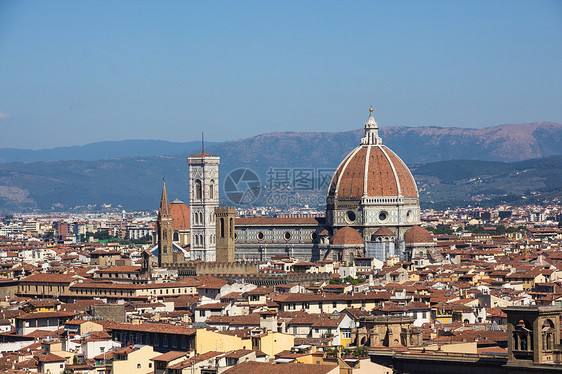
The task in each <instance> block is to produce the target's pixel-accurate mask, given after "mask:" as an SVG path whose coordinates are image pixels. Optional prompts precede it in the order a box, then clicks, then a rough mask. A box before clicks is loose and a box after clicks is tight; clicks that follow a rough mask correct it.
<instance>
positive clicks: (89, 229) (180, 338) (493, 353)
mask: <svg viewBox="0 0 562 374" xmlns="http://www.w3.org/2000/svg"><path fill="white" fill-rule="evenodd" d="M219 164H220V158H219V157H218V156H213V155H208V154H206V153H204V152H202V153H200V154H198V155H195V156H191V157H189V158H188V165H189V175H190V177H189V186H188V189H189V205H187V204H185V203H184V202H182V201H179V200H174V201H171V202H170V201H169V199H168V195H167V191H166V187H165V183H164V184H163V188H162V193H161V196H160V200H159V202H158V198H157V196H155V199H154V201H155V207H156V206H159V208H158V210H157V211H152V212H125V211H113V212H107V213H96V214H94V213H82V214H81V213H57V214H54V213H53V214H49V215H46V214H31V213H28V214H14V215H9V216H5V217H3V218H2V220H1V222H0V268H1V277H0V296H1V297H2V299H1V301H0V308H1V309H0V315H1V316H0V353H1V357H0V369H1V370H2V371H4V372H9V373H24V372H40V373H52V374H59V373H92V374H94V373H104V374H118V373H128V372H139V373H155V374H164V373H167V374H180V373H185V374H195V373H197V374H211V373H258V372H260V373H262V372H264V371H268V372H272V373H348V374H349V373H356V374H357V373H394V372H397V373H450V372H459V373H469V372H475V371H476V372H491V373H492V372H493V373H527V372H528V373H531V372H533V373H534V372H551V371H560V370H562V365H561V363H562V347H561V345H560V317H561V313H562V252H561V248H560V246H561V243H562V229H561V228H560V222H561V221H562V206H559V205H552V206H507V205H504V206H498V207H495V208H481V207H469V208H456V209H450V210H446V211H436V210H422V209H421V208H420V206H419V198H418V193H417V187H416V184H415V181H414V180H413V177H412V175H411V173H410V172H409V170H408V168H407V166H406V165H405V164H404V163H403V162H402V161H401V160H400V158H399V157H398V155H396V154H394V153H393V152H392V151H391V150H390V149H388V148H387V147H386V146H384V145H383V143H382V139H381V138H380V137H379V135H378V125H377V123H376V122H375V120H374V118H373V115H372V110H371V114H370V116H369V118H368V120H367V122H366V124H365V136H364V138H363V139H362V140H361V143H360V144H359V145H358V146H357V148H355V149H354V150H352V151H351V152H350V154H349V155H348V156H347V157H345V158H344V160H343V161H342V163H341V164H340V166H339V167H338V169H337V170H336V171H335V173H334V176H333V178H332V180H331V183H330V186H329V188H328V192H327V199H326V202H327V204H326V210H325V211H320V210H318V209H311V208H309V207H300V206H295V207H292V208H288V209H275V208H271V207H250V206H241V207H239V208H233V207H222V206H220V204H219V183H218V181H219V174H218V173H219ZM249 191H250V192H251V187H249ZM242 192H248V191H242Z"/></svg>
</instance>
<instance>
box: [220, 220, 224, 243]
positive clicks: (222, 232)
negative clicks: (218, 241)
mask: <svg viewBox="0 0 562 374" xmlns="http://www.w3.org/2000/svg"><path fill="white" fill-rule="evenodd" d="M220 228H221V236H220V237H221V238H224V218H221V220H220Z"/></svg>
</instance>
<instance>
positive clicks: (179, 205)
mask: <svg viewBox="0 0 562 374" xmlns="http://www.w3.org/2000/svg"><path fill="white" fill-rule="evenodd" d="M170 214H171V215H172V219H173V229H174V230H189V226H190V223H189V207H188V206H187V205H185V204H184V203H183V202H182V201H179V200H174V201H172V203H171V204H170Z"/></svg>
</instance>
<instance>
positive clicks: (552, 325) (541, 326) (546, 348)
mask: <svg viewBox="0 0 562 374" xmlns="http://www.w3.org/2000/svg"><path fill="white" fill-rule="evenodd" d="M503 311H504V312H505V313H506V314H507V347H508V361H511V362H522V363H534V364H542V363H543V362H553V361H556V362H558V357H559V355H560V344H559V343H560V314H561V313H562V308H560V307H557V306H552V305H548V306H535V305H533V306H510V307H507V308H504V309H503Z"/></svg>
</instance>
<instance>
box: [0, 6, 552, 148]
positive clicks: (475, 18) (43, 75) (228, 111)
mask: <svg viewBox="0 0 562 374" xmlns="http://www.w3.org/2000/svg"><path fill="white" fill-rule="evenodd" d="M151 56H152V57H151ZM152 58H154V60H156V61H157V62H158V63H159V64H161V65H162V66H163V67H165V69H167V71H168V72H169V73H170V74H171V75H172V76H174V77H175V79H176V80H177V82H178V83H179V85H181V87H182V88H180V87H179V86H178V85H177V84H176V83H175V82H174V81H173V80H172V79H171V78H170V76H169V75H167V73H166V72H164V71H163V70H162V69H161V67H160V66H159V65H158V64H157V63H155V62H154V61H153V59H152ZM561 66H562V2H558V1H392V2H388V1H385V2H378V1H353V2H344V1H87V0H84V1H25V0H23V1H22V0H17V1H7V0H3V1H0V147H15V148H32V149H39V148H50V147H55V146H66V145H80V144H87V143H91V142H94V141H102V140H124V139H163V140H172V141H191V140H196V139H198V138H199V137H200V133H201V131H205V134H206V138H207V139H210V140H215V141H223V140H229V139H232V138H236V139H238V138H243V137H249V136H253V135H257V134H261V133H265V132H271V131H340V130H350V129H355V128H359V127H362V126H363V123H364V122H365V120H366V117H367V115H368V112H367V110H368V108H369V105H370V104H372V105H373V107H374V109H375V118H376V119H377V122H379V124H381V125H383V126H384V125H388V126H398V125H400V126H459V127H484V126H491V125H498V124H505V123H525V122H534V121H553V122H562V89H561V87H562V68H561ZM186 92H187V93H186ZM189 95H191V96H192V97H193V98H195V100H196V101H197V102H198V103H200V104H201V106H202V107H204V108H205V110H204V109H202V107H201V106H200V105H198V104H197V103H196V102H195V101H194V100H193V99H192V97H190V96H189Z"/></svg>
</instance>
